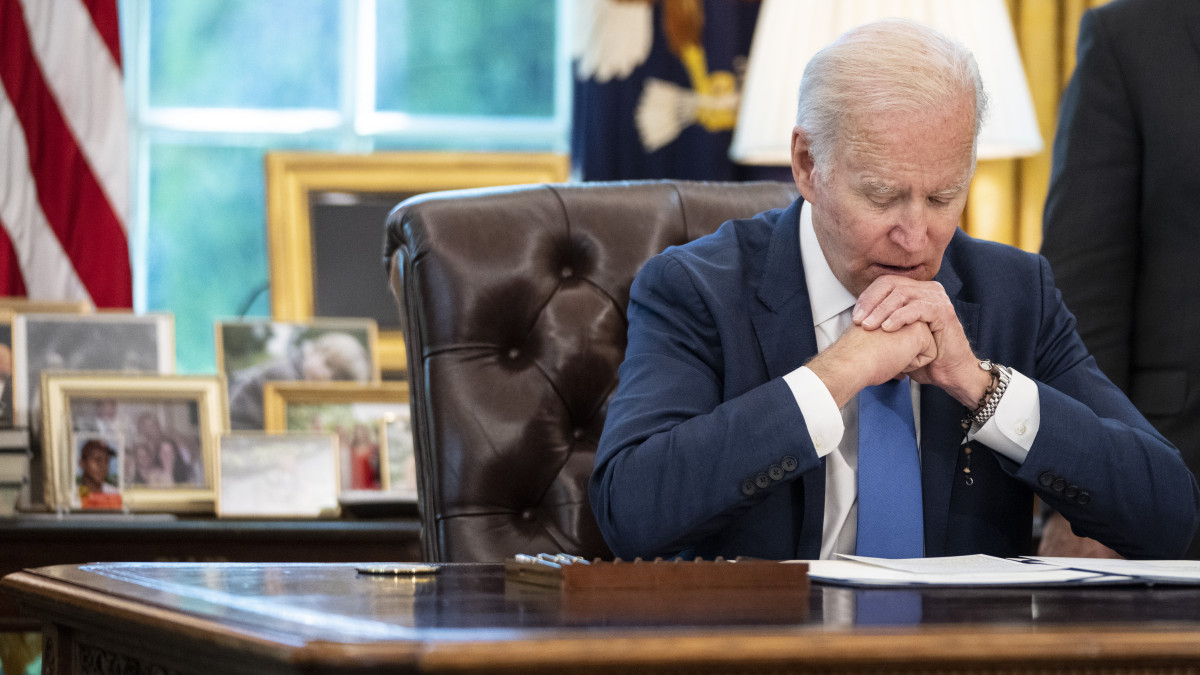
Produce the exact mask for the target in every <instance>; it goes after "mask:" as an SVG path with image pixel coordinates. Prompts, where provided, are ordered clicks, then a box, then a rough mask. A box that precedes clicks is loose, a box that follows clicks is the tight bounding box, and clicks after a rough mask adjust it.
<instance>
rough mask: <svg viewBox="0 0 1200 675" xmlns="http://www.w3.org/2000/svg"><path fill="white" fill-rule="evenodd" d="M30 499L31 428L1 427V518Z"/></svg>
mask: <svg viewBox="0 0 1200 675" xmlns="http://www.w3.org/2000/svg"><path fill="white" fill-rule="evenodd" d="M28 501H29V430H27V429H0V518H5V517H11V516H14V515H16V509H17V504H18V503H28Z"/></svg>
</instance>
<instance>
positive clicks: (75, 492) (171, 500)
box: [42, 371, 228, 513]
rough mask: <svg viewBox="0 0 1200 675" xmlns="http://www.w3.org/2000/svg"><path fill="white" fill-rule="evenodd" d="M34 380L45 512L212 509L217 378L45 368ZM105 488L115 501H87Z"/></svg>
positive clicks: (224, 426)
mask: <svg viewBox="0 0 1200 675" xmlns="http://www.w3.org/2000/svg"><path fill="white" fill-rule="evenodd" d="M42 380H43V382H42V393H43V396H42V399H43V401H42V403H43V408H42V415H43V425H44V426H43V428H44V435H43V453H44V455H45V458H46V485H45V489H44V497H45V502H46V505H47V506H48V507H49V508H50V509H52V510H73V509H85V510H86V509H90V508H109V509H112V508H119V509H120V510H127V511H135V512H139V511H154V512H172V513H197V512H200V513H211V512H212V511H213V510H214V505H215V499H216V482H217V478H216V476H217V473H216V472H217V468H216V452H217V443H218V440H219V438H220V435H221V434H222V433H225V432H226V431H227V430H228V411H227V408H226V404H225V385H224V380H223V379H222V378H221V376H219V375H198V376H189V375H124V374H116V373H63V372H57V371H51V372H47V373H44V374H43V376H42ZM89 443H90V445H89ZM99 446H103V447H99ZM101 451H103V452H107V453H108V457H107V460H106V461H107V466H108V470H107V471H106V472H104V473H103V476H105V478H103V479H102V478H101V476H102V473H101V470H100V455H101V454H103V453H102V452H101ZM89 471H90V472H91V473H89ZM107 494H115V495H118V496H119V499H117V498H114V497H104V498H103V499H102V500H100V501H96V499H95V497H96V496H97V495H107ZM89 497H91V498H93V499H92V500H91V501H90V502H89V500H88V498H89Z"/></svg>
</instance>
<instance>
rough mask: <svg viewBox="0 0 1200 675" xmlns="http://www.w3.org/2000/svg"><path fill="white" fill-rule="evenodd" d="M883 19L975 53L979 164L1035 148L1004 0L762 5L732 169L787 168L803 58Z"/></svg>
mask: <svg viewBox="0 0 1200 675" xmlns="http://www.w3.org/2000/svg"><path fill="white" fill-rule="evenodd" d="M884 18H907V19H912V20H914V21H919V22H921V23H924V24H926V25H928V26H930V27H932V28H934V29H937V30H939V31H941V32H943V33H945V34H947V35H949V36H950V37H952V38H954V39H955V40H957V41H959V42H961V43H962V44H963V45H965V46H966V47H967V48H968V49H970V50H971V52H972V53H973V54H974V55H975V60H976V61H977V62H978V64H979V72H980V76H981V77H982V78H983V84H984V89H985V90H986V91H987V94H988V99H989V105H988V113H987V117H986V118H985V120H984V125H983V129H982V130H981V131H980V136H979V145H978V158H979V159H981V160H984V159H1003V158H1012V157H1025V156H1029V155H1035V154H1037V153H1038V152H1040V151H1041V149H1042V137H1041V134H1040V133H1039V131H1038V125H1037V118H1036V117H1035V114H1034V109H1033V99H1032V97H1031V96H1030V93H1029V85H1028V83H1027V82H1026V80H1025V70H1024V68H1023V67H1022V65H1021V55H1020V53H1019V52H1018V50H1017V42H1016V38H1015V36H1014V34H1013V27H1012V21H1011V20H1010V18H1009V16H1008V10H1007V8H1006V7H1005V4H1004V0H968V1H965V2H964V0H837V1H836V2H835V1H834V0H763V3H762V7H761V9H760V10H759V14H758V24H757V26H756V28H755V32H754V40H753V42H752V43H751V47H750V56H749V62H748V65H747V70H746V80H745V83H744V85H743V89H742V100H741V106H740V109H739V111H738V120H737V127H736V128H735V129H734V133H733V141H732V143H731V145H730V149H729V156H730V158H731V159H732V160H733V161H735V162H738V163H740V164H751V165H768V166H786V165H789V164H790V163H791V133H792V127H793V126H795V117H796V97H797V93H798V92H799V88H800V79H801V77H802V75H803V74H804V67H805V65H807V63H808V60H809V58H811V57H812V55H813V54H815V53H816V51H817V50H818V49H820V48H821V47H824V46H825V45H827V44H829V43H830V42H833V40H834V39H836V38H837V37H838V36H839V35H841V34H842V33H844V32H846V31H847V30H849V29H850V28H853V27H855V26H858V25H861V24H864V23H867V22H869V21H873V20H876V19H884Z"/></svg>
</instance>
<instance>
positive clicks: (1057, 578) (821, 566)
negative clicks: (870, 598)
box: [807, 556, 1103, 586]
mask: <svg viewBox="0 0 1200 675" xmlns="http://www.w3.org/2000/svg"><path fill="white" fill-rule="evenodd" d="M847 558H848V559H843V560H809V561H807V562H808V566H809V567H808V576H809V578H811V579H813V580H814V581H824V582H826V583H832V584H841V585H848V586H923V585H935V586H1024V585H1030V584H1052V583H1069V582H1076V581H1082V580H1085V579H1096V578H1100V577H1101V576H1103V575H1101V574H1098V573H1094V572H1088V571H1084V570H1076V569H1065V568H1061V567H1057V566H1054V565H1030V564H1026V563H1020V562H1015V561H1011V560H1004V559H1003V558H993V557H991V556H957V557H952V558H913V559H906V560H889V559H881V558H864V559H861V560H860V559H858V558H859V556H847ZM864 560H866V561H870V562H864ZM876 562H882V563H883V564H875V563H876ZM999 563H1007V564H1003V565H1002V564H999ZM897 568H901V569H897ZM1026 568H1029V569H1026Z"/></svg>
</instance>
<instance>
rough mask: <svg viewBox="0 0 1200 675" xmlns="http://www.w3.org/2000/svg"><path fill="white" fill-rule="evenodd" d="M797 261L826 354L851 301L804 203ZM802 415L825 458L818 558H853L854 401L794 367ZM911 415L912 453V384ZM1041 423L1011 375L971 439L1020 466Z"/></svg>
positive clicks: (1033, 390) (1028, 387) (1025, 382)
mask: <svg viewBox="0 0 1200 675" xmlns="http://www.w3.org/2000/svg"><path fill="white" fill-rule="evenodd" d="M799 230H800V257H801V261H802V262H803V264H804V280H805V281H806V282H807V284H808V299H809V303H810V304H811V305H812V315H813V329H814V330H815V332H816V337H817V351H818V352H821V351H824V350H825V348H826V347H828V346H829V345H831V344H833V343H834V341H836V340H837V339H838V337H840V336H841V334H842V333H844V332H845V331H846V329H848V328H849V327H850V326H851V325H852V323H853V322H852V320H851V310H853V308H854V301H855V298H854V296H853V295H852V294H851V293H850V291H848V290H846V288H845V287H844V286H842V284H841V282H839V281H838V280H837V277H835V276H834V275H833V271H832V270H831V269H829V263H828V262H827V261H826V260H825V255H824V254H823V253H822V252H821V247H820V244H818V243H817V235H816V232H815V231H814V230H813V224H812V211H811V209H810V207H809V205H808V203H807V202H806V203H805V204H803V205H802V207H801V210H800V223H799ZM783 379H784V381H785V382H787V384H788V386H789V387H790V388H791V390H792V394H793V395H794V396H795V397H796V404H797V405H799V406H800V411H801V413H803V414H804V422H805V424H806V425H807V426H808V433H809V436H810V437H811V438H812V442H813V447H814V448H816V451H817V456H818V457H824V458H825V521H824V524H823V526H822V531H821V558H822V559H829V558H833V557H835V555H836V554H838V553H854V547H855V537H856V535H857V534H858V522H857V519H858V398H857V397H855V398H854V399H851V400H850V402H849V403H847V404H846V407H844V408H842V409H841V410H839V409H838V407H837V403H835V402H834V400H833V395H832V394H830V393H829V389H828V388H827V387H826V386H825V383H824V382H822V381H821V379H820V378H819V377H817V375H816V373H814V372H813V371H811V370H809V369H808V368H807V367H800V368H797V369H796V370H794V371H792V372H791V373H788V374H787V375H785V376H784V378H783ZM912 401H913V417H914V419H915V420H916V422H917V423H916V428H917V447H918V448H920V444H921V424H920V419H921V398H920V385H918V384H917V383H916V382H913V383H912ZM1040 424H1041V408H1040V399H1039V397H1038V391H1037V384H1035V383H1034V382H1033V381H1032V380H1030V379H1029V378H1028V377H1025V376H1024V375H1021V374H1020V373H1018V372H1016V371H1015V370H1014V371H1012V381H1011V382H1009V385H1008V389H1007V390H1005V392H1004V397H1003V398H1001V399H1000V404H999V405H998V406H997V407H996V412H995V414H994V415H993V416H992V418H991V419H990V420H988V422H987V423H986V424H984V425H983V427H982V428H980V429H978V430H976V431H974V432H973V433H972V434H970V435H969V438H970V439H978V440H979V442H980V443H982V444H984V445H986V446H988V447H989V448H992V449H993V450H995V451H996V452H999V453H1001V454H1002V455H1004V456H1005V457H1008V458H1009V459H1011V460H1013V461H1014V462H1017V463H1018V464H1020V463H1021V462H1023V461H1025V456H1026V454H1028V452H1029V448H1030V447H1031V446H1032V445H1033V439H1034V438H1035V437H1036V436H1037V430H1038V427H1039V426H1040Z"/></svg>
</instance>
